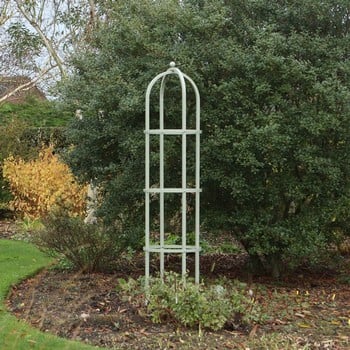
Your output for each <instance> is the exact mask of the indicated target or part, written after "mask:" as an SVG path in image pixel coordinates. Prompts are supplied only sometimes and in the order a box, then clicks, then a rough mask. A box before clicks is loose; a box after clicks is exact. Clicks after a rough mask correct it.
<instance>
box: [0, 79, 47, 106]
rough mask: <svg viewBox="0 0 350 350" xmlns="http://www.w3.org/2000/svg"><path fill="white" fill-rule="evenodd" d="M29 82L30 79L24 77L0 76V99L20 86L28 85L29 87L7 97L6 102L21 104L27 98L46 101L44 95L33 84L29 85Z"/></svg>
mask: <svg viewBox="0 0 350 350" xmlns="http://www.w3.org/2000/svg"><path fill="white" fill-rule="evenodd" d="M30 82H31V79H30V78H28V77H25V76H13V77H4V76H0V98H1V97H3V96H5V95H6V94H8V93H9V92H11V91H13V90H15V89H16V88H17V87H19V86H20V85H23V84H28V85H29V87H25V88H23V89H21V90H19V91H17V92H16V93H15V94H13V95H11V96H9V97H8V98H7V99H6V102H11V103H23V102H24V101H25V100H26V99H27V98H28V97H35V98H37V99H40V100H46V97H45V94H44V93H43V92H42V91H41V90H40V89H39V88H38V87H37V86H36V85H35V84H34V85H31V84H30Z"/></svg>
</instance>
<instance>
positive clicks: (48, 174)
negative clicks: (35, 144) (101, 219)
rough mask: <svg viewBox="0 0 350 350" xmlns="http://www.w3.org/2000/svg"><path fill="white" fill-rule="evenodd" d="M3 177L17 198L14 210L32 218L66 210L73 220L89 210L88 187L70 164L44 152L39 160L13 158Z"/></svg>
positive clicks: (13, 204) (49, 148) (43, 150)
mask: <svg viewBox="0 0 350 350" xmlns="http://www.w3.org/2000/svg"><path fill="white" fill-rule="evenodd" d="M3 176H4V178H6V180H7V181H8V182H9V184H10V189H11V192H12V194H13V197H14V198H13V200H12V201H11V203H10V205H11V207H12V208H13V209H14V210H16V211H18V212H19V213H21V214H22V215H23V216H26V217H29V218H41V217H43V216H45V215H47V214H48V213H49V212H50V211H52V210H53V209H55V208H57V206H60V207H63V208H65V209H66V210H67V212H68V213H69V215H70V216H81V215H83V214H84V212H85V209H86V196H87V186H86V185H80V184H79V183H78V182H77V181H76V179H75V178H74V176H73V174H72V172H71V171H70V169H69V167H68V165H67V164H65V163H63V162H62V161H60V159H59V158H58V157H57V155H55V154H54V153H53V148H52V147H47V148H43V149H42V150H41V151H40V152H39V156H38V158H36V159H33V160H30V161H24V160H23V159H21V158H14V157H12V156H10V157H8V158H7V159H5V160H4V163H3Z"/></svg>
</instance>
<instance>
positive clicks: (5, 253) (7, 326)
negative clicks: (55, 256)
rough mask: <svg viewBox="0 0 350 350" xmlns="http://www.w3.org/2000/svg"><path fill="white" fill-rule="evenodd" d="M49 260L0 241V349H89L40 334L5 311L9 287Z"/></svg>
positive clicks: (28, 248)
mask: <svg viewBox="0 0 350 350" xmlns="http://www.w3.org/2000/svg"><path fill="white" fill-rule="evenodd" d="M49 263H50V260H49V259H48V258H47V257H46V256H45V255H43V254H42V253H40V252H39V251H38V250H37V249H36V248H35V247H33V246H32V245H30V244H28V243H24V242H20V241H13V240H7V239H1V240H0V348H1V349H6V350H28V349H35V350H46V349H66V350H74V349H77V350H78V349H79V350H80V349H91V348H92V347H90V346H84V345H83V344H80V343H77V342H68V341H67V340H64V339H60V338H58V337H55V336H52V335H49V334H45V333H42V332H39V331H38V330H37V329H34V328H32V327H30V326H29V325H28V323H26V322H23V321H19V320H18V319H17V318H16V317H14V316H13V315H11V314H9V313H8V312H7V310H6V306H5V299H6V296H7V294H8V291H9V290H10V288H11V286H12V285H14V284H16V283H19V282H20V280H22V279H23V278H25V277H27V276H31V275H33V274H34V273H35V272H37V271H38V270H40V269H41V268H43V267H44V266H46V265H48V264H49Z"/></svg>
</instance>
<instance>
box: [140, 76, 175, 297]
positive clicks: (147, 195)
mask: <svg viewBox="0 0 350 350" xmlns="http://www.w3.org/2000/svg"><path fill="white" fill-rule="evenodd" d="M167 74H169V72H164V73H161V74H158V75H157V76H156V77H155V78H153V80H152V81H151V82H150V83H149V84H148V87H147V90H146V97H145V247H144V251H145V289H146V294H147V293H148V288H149V277H150V226H151V225H150V193H149V189H150V134H149V130H150V95H151V91H152V88H153V86H154V84H155V83H156V82H157V81H158V80H159V79H160V78H162V77H164V76H166V75H167Z"/></svg>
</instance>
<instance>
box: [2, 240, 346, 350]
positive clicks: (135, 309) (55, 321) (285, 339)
mask: <svg viewBox="0 0 350 350" xmlns="http://www.w3.org/2000/svg"><path fill="white" fill-rule="evenodd" d="M0 242H2V240H1V241H0ZM4 242H8V241H4ZM11 244H12V243H11ZM13 244H15V245H17V244H21V243H17V242H15V243H13ZM26 247H27V245H26ZM28 247H30V246H28ZM31 249H32V248H31ZM16 252H17V253H16V254H17V255H18V250H16ZM2 256H3V255H1V257H2ZM212 258H214V257H212ZM2 260H3V259H2ZM218 262H219V261H218ZM218 262H217V264H216V268H215V269H214V271H211V268H210V266H211V267H212V266H213V264H207V265H203V268H202V276H203V277H204V278H205V279H206V281H207V283H211V282H212V281H217V278H218V276H219V275H226V276H227V277H228V278H234V277H240V278H241V279H244V276H239V272H240V271H239V270H240V266H239V265H237V268H236V269H234V268H233V265H232V264H231V265H230V266H229V269H225V266H228V264H227V261H226V263H225V264H221V265H220V268H219V264H218ZM1 263H2V262H1ZM168 263H169V264H172V265H173V266H175V267H176V264H175V263H176V261H169V262H168ZM142 265H143V259H142V256H140V258H139V259H135V260H132V261H129V262H127V263H126V264H125V266H124V267H123V268H122V269H120V272H118V273H115V274H102V273H98V274H97V273H96V274H80V273H77V272H73V271H69V270H66V271H64V270H60V269H57V268H49V269H47V270H43V271H42V272H40V273H39V274H37V275H35V276H32V277H31V278H28V279H26V280H25V281H23V282H22V283H20V284H17V285H16V286H14V287H13V288H12V290H11V293H10V296H9V298H8V300H7V307H8V309H9V310H10V311H11V312H12V313H13V314H15V315H16V316H17V317H18V318H20V319H24V320H26V322H27V323H29V324H31V325H32V326H34V327H36V328H38V329H40V330H42V331H43V332H45V333H54V334H55V335H58V336H60V337H65V338H69V339H74V340H79V341H81V342H82V343H81V348H83V342H87V343H89V344H93V345H98V346H102V347H108V348H112V349H135V350H137V349H269V350H270V349H287V350H288V349H337V350H338V349H344V350H345V349H349V348H350V337H349V336H350V283H349V282H350V281H349V269H350V262H349V259H346V258H344V262H343V264H342V270H338V271H333V270H330V269H326V268H323V269H320V270H319V271H318V272H317V273H311V272H310V271H308V270H299V271H298V272H297V273H296V274H294V275H291V276H286V277H285V278H284V279H282V280H280V281H279V282H278V283H277V282H274V281H272V280H270V279H268V278H266V277H260V278H253V281H247V292H249V293H250V294H252V299H253V301H254V302H253V306H252V310H251V312H255V311H257V310H259V311H258V312H259V318H260V319H259V321H258V322H256V323H252V324H250V325H244V324H241V323H240V322H234V321H235V320H233V322H231V323H228V324H226V326H225V329H223V330H222V331H217V332H209V331H204V332H203V333H202V334H201V336H199V333H198V330H195V329H193V330H191V329H188V328H187V329H186V328H183V327H181V326H180V325H179V324H177V323H176V322H174V321H171V320H168V322H167V323H163V324H154V323H152V322H151V321H150V319H149V317H147V315H146V314H145V309H144V307H142V305H137V304H135V303H134V302H133V300H132V298H130V299H129V300H125V299H123V298H122V297H121V295H120V293H119V292H118V290H117V288H116V287H117V285H118V279H119V278H120V277H123V278H128V277H129V276H132V277H134V278H136V277H138V276H140V275H142V274H143V267H142ZM1 271H3V269H2V268H1ZM26 274H28V273H26ZM17 280H18V278H17ZM13 282H14V281H13ZM13 282H11V283H13ZM7 285H9V283H7ZM4 295H5V294H4ZM6 315H8V314H6ZM7 317H9V318H11V319H13V320H15V318H14V317H13V316H7ZM12 322H17V321H12ZM20 324H22V322H21V323H20ZM16 325H17V323H16ZM23 327H26V328H24V329H26V330H27V331H28V329H29V328H28V327H27V326H23ZM0 328H1V326H0ZM16 332H20V331H19V330H18V327H17V328H16ZM3 333H4V332H3V330H2V331H1V334H3ZM9 333H10V332H6V334H7V338H8V337H9V336H8V334H9ZM16 334H17V333H16ZM30 334H37V333H35V332H34V333H30ZM38 334H40V333H38ZM41 334H43V333H41ZM19 338H20V337H19V336H18V334H17V335H16V337H15V339H16V340H17V341H18V339H19ZM0 339H1V338H0ZM20 339H26V336H23V337H22V338H20ZM31 339H34V341H36V342H37V343H35V344H41V347H37V348H38V349H45V346H44V345H42V344H44V343H39V340H38V338H29V340H31ZM44 339H46V337H44ZM45 341H47V340H45ZM35 344H33V346H34V345H35ZM62 344H66V343H62ZM27 345H28V338H27ZM17 348H18V347H17ZM17 348H16V349H17ZM33 348H35V347H33ZM51 348H54V347H50V349H51ZM63 348H64V347H63ZM71 348H72V349H73V347H67V349H71ZM9 349H11V348H9ZM35 349H36V348H35ZM64 349H65V348H64ZM79 349H80V348H79Z"/></svg>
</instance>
